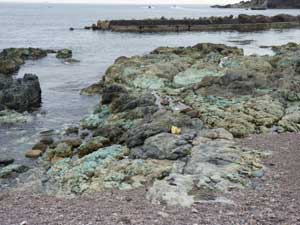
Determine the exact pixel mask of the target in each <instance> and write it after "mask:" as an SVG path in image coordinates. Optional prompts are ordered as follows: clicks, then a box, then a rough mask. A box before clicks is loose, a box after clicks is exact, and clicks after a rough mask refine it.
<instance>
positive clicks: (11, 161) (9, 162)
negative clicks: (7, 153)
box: [0, 158, 15, 166]
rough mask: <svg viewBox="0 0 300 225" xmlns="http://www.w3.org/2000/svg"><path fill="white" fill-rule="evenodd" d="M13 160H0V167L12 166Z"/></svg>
mask: <svg viewBox="0 0 300 225" xmlns="http://www.w3.org/2000/svg"><path fill="white" fill-rule="evenodd" d="M14 161H15V160H14V159H13V158H0V166H7V165H9V164H12V163H13V162H14Z"/></svg>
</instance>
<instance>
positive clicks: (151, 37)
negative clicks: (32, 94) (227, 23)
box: [0, 3, 300, 161]
mask: <svg viewBox="0 0 300 225" xmlns="http://www.w3.org/2000/svg"><path fill="white" fill-rule="evenodd" d="M241 13H248V14H257V13H260V14H261V13H263V14H265V15H276V14H280V13H288V14H293V15H298V14H299V15H300V11H299V10H267V11H258V12H257V11H256V12H255V11H246V10H244V9H211V8H209V7H208V6H178V7H174V6H166V5H163V6H154V8H152V9H148V8H147V6H146V7H145V6H139V5H135V6H132V5H131V6H124V5H123V6H121V5H118V6H117V5H115V6H112V5H111V6H108V5H106V6H105V5H57V4H1V3H0V50H1V49H3V48H7V47H40V48H50V49H59V48H70V49H72V50H73V53H74V54H73V55H74V58H76V59H79V60H80V61H81V62H80V63H78V64H73V65H65V64H63V63H62V62H61V61H59V60H57V59H56V58H55V57H53V56H49V57H47V58H45V59H42V60H38V61H28V62H27V63H26V65H25V66H22V69H21V70H20V72H19V75H18V76H23V74H24V73H35V74H37V75H38V76H39V78H40V82H41V86H42V91H43V106H42V108H41V112H42V113H41V114H39V115H37V116H34V120H33V122H31V123H29V124H26V125H19V126H13V127H9V128H7V127H0V145H1V147H0V154H6V155H10V156H12V157H14V158H16V159H17V160H22V161H24V158H23V152H24V150H26V149H28V148H30V147H31V145H32V144H34V142H35V141H36V140H37V138H38V135H39V133H40V132H41V131H45V130H48V129H54V130H57V129H61V128H62V127H63V126H66V125H68V124H76V123H78V121H79V120H80V118H82V117H83V115H85V114H86V113H88V112H91V111H92V110H93V107H94V105H95V104H96V103H97V101H98V98H96V97H83V96H80V95H79V91H80V89H81V88H83V87H86V86H87V85H89V84H91V83H93V82H95V81H96V80H99V79H100V78H101V76H102V75H103V74H104V72H105V70H106V68H107V67H108V66H109V65H110V64H112V63H113V61H114V59H116V58H117V57H119V56H121V55H125V56H132V55H137V54H145V53H147V52H149V51H151V50H153V49H154V48H156V47H159V46H188V45H194V44H196V43H199V42H213V43H224V44H228V45H234V44H233V43H232V42H230V41H242V40H254V41H253V42H252V43H251V44H250V45H246V46H240V47H243V48H244V49H245V53H246V54H268V53H270V52H269V50H266V49H260V48H259V46H260V45H279V44H285V43H287V42H290V41H294V42H300V30H299V29H290V30H270V31H264V32H255V33H239V32H202V33H179V34H177V33H169V34H163V33H161V34H134V33H132V34H131V33H128V34H126V33H111V32H101V31H97V32H92V31H86V30H75V31H73V32H71V31H69V30H68V29H69V27H75V28H82V27H84V26H85V25H91V24H92V23H94V22H96V21H97V20H98V19H131V18H150V17H151V18H153V17H161V16H165V17H168V18H169V17H173V18H183V17H194V18H198V17H205V16H228V15H238V14H241Z"/></svg>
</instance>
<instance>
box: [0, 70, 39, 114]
mask: <svg viewBox="0 0 300 225" xmlns="http://www.w3.org/2000/svg"><path fill="white" fill-rule="evenodd" d="M41 102H42V100H41V88H40V83H39V79H38V77H37V76H36V75H33V74H25V75H24V77H23V78H18V79H13V78H11V77H6V76H1V75H0V105H1V106H2V107H3V108H7V109H13V110H16V111H19V112H24V111H31V110H33V109H35V108H38V107H40V105H41Z"/></svg>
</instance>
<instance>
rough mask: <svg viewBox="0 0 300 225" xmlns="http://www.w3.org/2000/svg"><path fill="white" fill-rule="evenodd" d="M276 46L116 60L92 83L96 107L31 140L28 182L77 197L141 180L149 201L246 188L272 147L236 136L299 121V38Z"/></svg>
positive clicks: (199, 48)
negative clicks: (74, 122) (240, 141)
mask: <svg viewBox="0 0 300 225" xmlns="http://www.w3.org/2000/svg"><path fill="white" fill-rule="evenodd" d="M273 49H274V51H275V54H274V55H273V56H256V55H251V56H244V55H243V51H242V50H241V49H238V48H234V47H228V46H225V45H218V44H208V43H203V44H198V45H195V46H193V47H186V48H168V47H162V48H158V49H156V50H154V51H152V52H151V53H150V54H146V55H144V56H134V57H131V58H126V57H121V58H119V59H117V60H116V62H115V63H114V64H113V65H112V66H110V67H109V68H108V69H107V71H106V74H105V76H104V78H103V80H102V81H100V83H101V85H97V86H93V88H92V89H93V92H95V93H100V94H101V101H100V103H99V105H98V106H97V108H96V109H95V111H94V113H92V114H90V115H87V116H86V117H85V118H83V119H82V120H81V122H80V126H79V127H76V128H74V127H70V128H67V129H66V131H65V132H62V133H61V134H60V135H59V136H58V137H55V138H51V137H50V136H46V137H43V138H42V139H41V140H40V142H39V143H37V144H36V145H35V146H33V148H32V150H39V153H40V152H42V156H41V157H39V159H38V162H39V163H40V168H35V169H32V170H30V171H28V173H29V174H30V173H32V176H30V177H31V178H32V179H33V180H34V182H33V184H34V185H32V186H31V187H34V189H35V190H39V191H43V192H46V193H50V194H55V195H60V196H66V195H68V196H69V195H71V196H73V195H83V194H86V193H92V192H98V191H104V190H107V189H119V190H128V189H134V188H137V187H141V186H147V187H148V192H147V194H146V197H147V199H148V200H149V201H151V202H153V203H158V204H167V205H181V206H184V207H191V206H192V205H195V204H198V203H201V202H203V201H205V202H214V201H221V200H220V196H221V197H222V195H225V194H228V193H230V192H231V191H233V190H237V189H243V188H246V187H249V186H251V185H252V180H253V179H260V178H261V177H263V176H264V174H265V173H266V171H267V167H266V166H265V165H263V164H262V159H263V158H264V157H265V156H267V155H268V152H267V151H266V150H264V149H261V150H259V151H258V150H254V149H252V148H246V147H241V146H239V145H237V143H236V141H235V140H234V137H245V136H248V135H251V134H255V133H259V134H262V133H271V132H287V131H293V132H295V131H299V127H300V126H299V122H300V120H299V118H300V117H299V115H298V111H299V110H298V109H299V104H300V102H299V101H300V100H299V98H298V92H299V90H300V89H299V88H298V83H299V82H298V80H299V79H298V78H299V73H298V64H299V63H298V61H299V55H300V45H298V44H295V43H289V44H287V45H283V46H277V47H273ZM170 68H171V69H170ZM178 77H180V79H178ZM184 77H187V78H188V79H183V78H184ZM191 77H193V78H194V77H197V79H192V78H191ZM178 80H179V81H180V82H178ZM98 84H99V83H98ZM298 89H299V90H298ZM37 170H38V171H43V173H42V175H41V174H40V173H37V172H36V171H37ZM35 173H37V174H38V176H34V174H35ZM41 177H42V179H41ZM31 182H32V181H31ZM222 201H225V200H224V199H223V200H222Z"/></svg>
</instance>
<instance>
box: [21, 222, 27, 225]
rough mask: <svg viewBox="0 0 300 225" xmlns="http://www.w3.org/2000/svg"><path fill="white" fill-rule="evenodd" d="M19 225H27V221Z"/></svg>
mask: <svg viewBox="0 0 300 225" xmlns="http://www.w3.org/2000/svg"><path fill="white" fill-rule="evenodd" d="M20 225H28V223H27V221H23V222H21V223H20Z"/></svg>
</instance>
